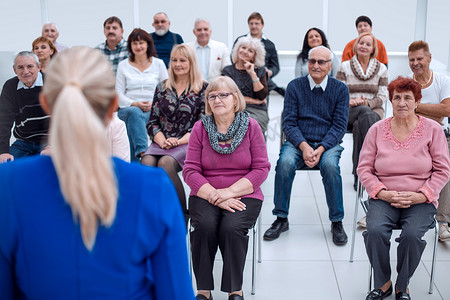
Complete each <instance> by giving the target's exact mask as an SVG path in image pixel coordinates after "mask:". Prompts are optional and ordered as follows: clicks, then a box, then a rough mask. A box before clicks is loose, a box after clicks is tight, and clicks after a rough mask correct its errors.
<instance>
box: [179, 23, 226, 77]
mask: <svg viewBox="0 0 450 300" xmlns="http://www.w3.org/2000/svg"><path fill="white" fill-rule="evenodd" d="M193 32H194V35H195V37H196V38H197V39H196V40H195V41H192V42H189V43H186V44H187V45H188V46H190V47H192V49H194V51H195V53H196V55H197V60H198V64H199V66H200V70H201V72H202V75H203V77H204V78H205V80H206V81H211V80H213V79H214V78H216V77H218V76H220V74H222V69H223V68H224V67H225V66H228V65H230V64H231V61H230V54H229V52H228V48H227V46H226V45H225V44H224V43H221V42H217V41H214V40H211V39H210V37H211V26H210V24H209V21H208V20H205V19H197V20H195V23H194V30H193Z"/></svg>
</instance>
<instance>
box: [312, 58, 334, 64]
mask: <svg viewBox="0 0 450 300" xmlns="http://www.w3.org/2000/svg"><path fill="white" fill-rule="evenodd" d="M329 61H331V59H329V60H323V59H314V58H311V59H308V63H309V64H310V65H315V64H316V63H318V64H319V66H324V65H325V64H326V63H327V62H329Z"/></svg>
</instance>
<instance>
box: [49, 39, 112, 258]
mask: <svg viewBox="0 0 450 300" xmlns="http://www.w3.org/2000/svg"><path fill="white" fill-rule="evenodd" d="M114 85H115V79H114V73H113V71H112V70H111V66H110V64H109V62H108V61H107V60H106V58H105V57H104V56H103V55H102V54H101V53H100V51H98V50H94V49H91V48H88V47H73V48H71V49H67V50H66V51H63V52H61V53H60V54H58V55H57V56H55V58H54V59H52V61H51V62H50V64H49V68H48V71H47V75H46V77H45V84H44V87H43V93H44V95H45V97H46V99H47V103H48V106H49V108H50V110H51V112H52V119H51V124H50V133H49V136H50V137H49V144H50V145H51V147H52V148H51V157H52V160H53V164H54V165H55V169H56V173H57V175H58V180H59V184H60V186H61V191H62V194H63V196H64V199H65V201H66V202H67V203H68V204H69V205H70V207H71V209H72V214H73V216H74V219H75V220H77V221H79V223H80V227H81V235H82V238H83V242H84V245H85V246H86V248H87V249H89V250H92V248H93V247H94V243H95V238H96V235H97V231H98V226H99V222H100V224H101V225H104V226H110V225H111V224H112V223H113V221H114V218H115V215H116V206H117V198H118V189H117V181H116V177H115V173H114V168H113V162H112V160H111V157H110V150H109V146H108V140H107V137H106V134H105V122H107V120H106V118H107V112H108V109H109V107H110V106H111V103H112V102H113V101H114V98H115V96H116V94H115V89H114Z"/></svg>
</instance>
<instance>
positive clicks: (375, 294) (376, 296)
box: [366, 284, 392, 300]
mask: <svg viewBox="0 0 450 300" xmlns="http://www.w3.org/2000/svg"><path fill="white" fill-rule="evenodd" d="M390 294H392V284H391V286H390V287H389V288H388V289H387V291H386V292H383V291H382V290H381V289H376V290H372V291H371V292H370V293H369V295H367V297H366V300H381V299H384V298H386V297H387V296H389V295H390Z"/></svg>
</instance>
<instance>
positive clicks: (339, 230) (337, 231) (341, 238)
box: [331, 221, 348, 246]
mask: <svg viewBox="0 0 450 300" xmlns="http://www.w3.org/2000/svg"><path fill="white" fill-rule="evenodd" d="M331 234H332V235H333V243H334V244H335V245H338V246H342V245H345V244H347V240H348V239H347V234H345V231H344V227H343V226H342V221H339V222H332V223H331Z"/></svg>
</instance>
